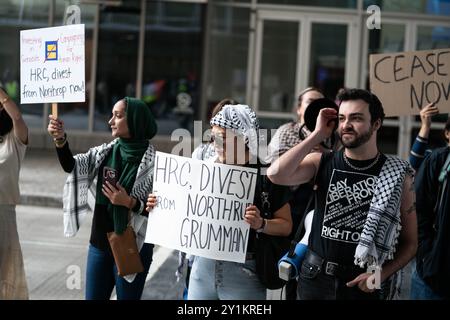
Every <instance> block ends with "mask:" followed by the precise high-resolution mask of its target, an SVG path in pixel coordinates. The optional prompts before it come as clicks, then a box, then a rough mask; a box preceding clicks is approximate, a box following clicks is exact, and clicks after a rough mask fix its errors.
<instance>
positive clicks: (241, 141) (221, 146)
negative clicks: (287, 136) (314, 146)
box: [188, 105, 292, 300]
mask: <svg viewBox="0 0 450 320" xmlns="http://www.w3.org/2000/svg"><path fill="white" fill-rule="evenodd" d="M210 123H211V126H212V132H211V134H212V137H213V141H214V148H215V151H216V154H217V159H216V161H217V162H220V163H226V164H230V165H237V166H239V165H241V166H244V167H253V168H257V169H258V171H259V174H258V177H257V182H256V190H255V193H254V194H255V196H254V201H253V205H250V206H248V207H247V208H246V210H245V216H244V220H245V221H246V222H247V223H248V224H249V225H250V228H251V231H250V235H249V237H248V239H249V240H248V243H247V256H246V260H245V263H243V264H242V263H237V262H230V261H219V260H213V259H208V258H203V257H199V256H196V257H195V260H194V264H193V266H192V272H191V276H190V283H189V292H188V299H189V300H203V299H221V300H222V299H239V300H241V299H252V300H264V299H265V298H266V288H265V287H264V286H263V284H262V283H261V282H260V281H259V279H258V277H257V276H256V274H255V251H254V250H255V238H256V233H259V232H262V233H266V234H271V235H280V236H287V235H289V233H290V232H291V228H292V220H291V215H290V208H289V203H288V201H289V190H288V189H287V188H285V187H281V186H277V185H274V184H272V183H270V182H269V181H268V180H267V179H266V177H265V176H264V175H262V174H261V164H260V162H259V161H258V159H257V145H258V134H257V130H258V129H259V124H258V120H257V118H256V115H255V113H254V111H253V110H252V109H251V108H250V107H249V106H246V105H225V106H224V107H223V108H222V110H221V111H219V112H218V113H217V114H216V115H215V116H214V117H213V118H212V119H211V122H210ZM239 145H240V146H244V147H243V148H242V149H243V150H245V151H244V152H238V150H240V149H239ZM264 179H266V182H267V189H265V190H264V191H263V190H262V184H263V180H264ZM266 190H267V192H266ZM267 201H268V202H269V203H270V211H271V212H270V214H271V215H273V218H272V219H265V218H263V217H262V216H263V213H262V212H261V210H262V209H261V208H263V202H267Z"/></svg>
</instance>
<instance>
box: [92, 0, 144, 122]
mask: <svg viewBox="0 0 450 320" xmlns="http://www.w3.org/2000/svg"><path fill="white" fill-rule="evenodd" d="M122 3H123V4H122V6H120V7H117V6H108V5H104V6H101V7H100V26H99V27H100V30H99V39H98V53H97V56H98V57H97V61H98V62H97V81H96V97H95V116H94V129H95V130H101V131H104V130H109V125H108V120H109V118H110V117H111V110H112V107H113V106H114V104H115V103H116V102H117V101H118V100H120V99H121V98H123V97H125V96H135V94H136V88H135V87H136V69H137V58H138V41H139V21H140V1H138V0H132V1H126V2H125V1H124V2H122Z"/></svg>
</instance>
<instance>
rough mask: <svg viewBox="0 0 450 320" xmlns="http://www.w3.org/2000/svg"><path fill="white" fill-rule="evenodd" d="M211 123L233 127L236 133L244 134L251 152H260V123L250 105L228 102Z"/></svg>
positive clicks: (223, 126)
mask: <svg viewBox="0 0 450 320" xmlns="http://www.w3.org/2000/svg"><path fill="white" fill-rule="evenodd" d="M210 125H211V126H219V127H221V128H224V129H231V130H232V131H233V132H234V133H235V134H237V135H240V136H243V137H244V139H245V144H246V145H247V147H248V149H249V151H250V153H251V154H253V155H257V154H258V130H259V123H258V119H257V118H256V114H255V112H254V111H253V110H252V108H250V107H249V106H247V105H244V104H236V105H230V104H227V105H225V106H224V107H223V108H222V110H220V111H219V112H218V113H217V114H216V115H215V116H214V118H212V119H211V121H210Z"/></svg>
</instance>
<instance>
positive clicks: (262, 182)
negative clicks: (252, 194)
mask: <svg viewBox="0 0 450 320" xmlns="http://www.w3.org/2000/svg"><path fill="white" fill-rule="evenodd" d="M265 168H266V169H267V168H268V167H265ZM258 178H259V187H260V190H259V191H260V192H261V194H260V199H261V208H259V209H260V210H261V211H262V212H261V215H263V218H268V219H272V218H273V213H272V210H271V208H270V201H269V192H268V191H267V181H266V179H267V176H266V175H263V174H261V167H259V168H258ZM264 196H267V199H265V198H264ZM266 213H267V214H268V215H269V216H267V214H266Z"/></svg>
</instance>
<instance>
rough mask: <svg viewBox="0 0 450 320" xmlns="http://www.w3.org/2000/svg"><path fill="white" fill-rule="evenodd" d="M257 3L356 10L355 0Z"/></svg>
mask: <svg viewBox="0 0 450 320" xmlns="http://www.w3.org/2000/svg"><path fill="white" fill-rule="evenodd" d="M257 1H258V3H267V4H269V3H270V4H290V5H299V6H317V7H335V8H356V2H357V1H356V0H257Z"/></svg>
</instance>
